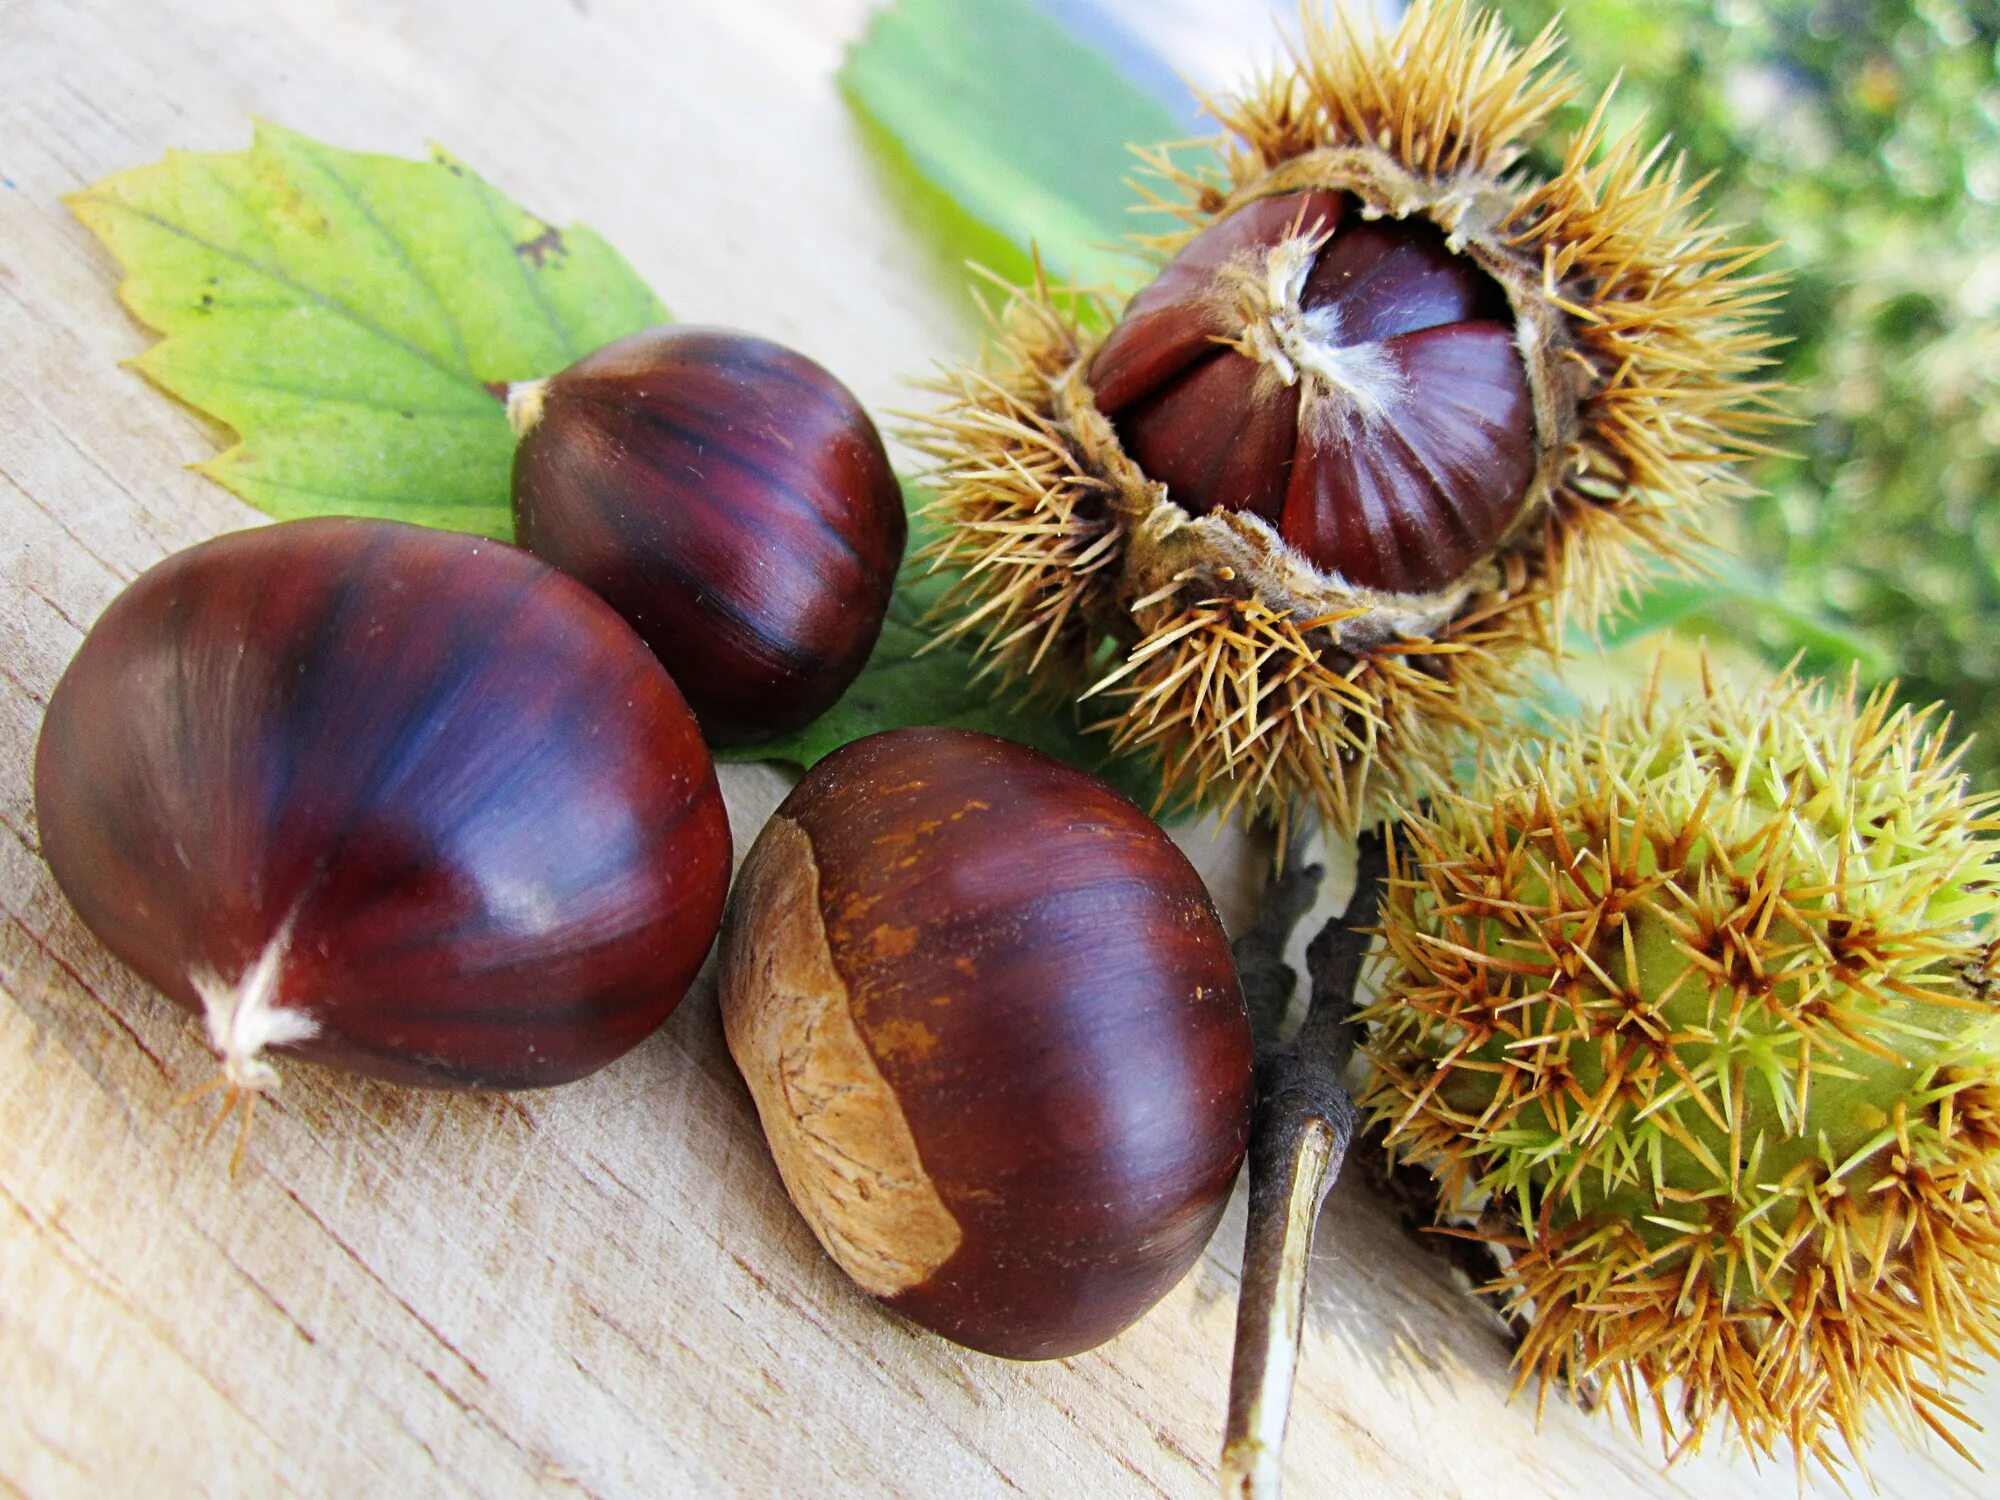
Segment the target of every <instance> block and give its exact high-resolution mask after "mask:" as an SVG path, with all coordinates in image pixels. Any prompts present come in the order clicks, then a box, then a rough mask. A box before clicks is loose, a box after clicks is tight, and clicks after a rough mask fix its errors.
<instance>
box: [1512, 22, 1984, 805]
mask: <svg viewBox="0 0 2000 1500" xmlns="http://www.w3.org/2000/svg"><path fill="white" fill-rule="evenodd" d="M1498 8H1499V9H1500V10H1501V11H1502V12H1503V13H1504V14H1505V15H1506V16H1507V17H1508V19H1509V20H1510V22H1511V23H1512V24H1513V25H1514V26H1515V27H1516V28H1517V29H1518V30H1519V31H1520V32H1521V33H1522V34H1523V35H1524V36H1525V35H1528V34H1532V33H1533V32H1535V31H1538V30H1539V29H1540V28H1541V27H1542V26H1543V25H1544V24H1546V22H1547V21H1548V20H1549V19H1550V17H1551V16H1552V15H1554V14H1556V13H1557V12H1558V11H1560V12H1561V13H1562V15H1563V29H1564V32H1565V33H1566V35H1567V37H1568V39H1569V45H1568V56H1569V59H1570V62H1571V65H1572V66H1573V67H1574V68H1575V69H1576V70H1577V71H1578V72H1579V73H1580V74H1581V75H1582V76H1583V78H1584V81H1585V83H1586V84H1587V85H1588V88H1587V89H1586V93H1587V94H1588V95H1589V96H1590V97H1589V99H1587V100H1585V101H1584V104H1583V105H1579V106H1578V107H1577V110H1576V113H1577V115H1578V116H1579V117H1580V116H1581V113H1582V111H1583V108H1584V107H1585V106H1586V105H1587V104H1588V102H1591V101H1592V100H1594V97H1595V91H1596V90H1597V89H1598V88H1601V87H1602V86H1603V85H1604V84H1606V83H1609V82H1610V81H1611V80H1612V78H1613V77H1614V76H1615V75H1617V74H1618V73H1619V71H1620V70H1621V69H1622V70H1623V75H1624V76H1623V81H1622V82H1621V83H1620V84H1619V90H1618V104H1617V109H1616V111H1615V114H1616V115H1618V116H1620V117H1622V121H1623V122H1630V121H1632V120H1634V119H1637V118H1638V116H1639V115H1640V114H1641V113H1643V114H1644V115H1645V117H1646V128H1647V129H1648V130H1649V131H1650V132H1653V133H1663V132H1664V133H1670V134H1671V135H1672V137H1673V139H1674V142H1675V144H1676V146H1677V147H1678V148H1679V149H1681V150H1684V151H1686V153H1687V154H1688V157H1689V160H1690V163H1691V165H1692V166H1693V167H1694V168H1695V169H1696V172H1697V175H1698V174H1700V173H1707V172H1713V173H1714V174H1715V182H1714V186H1713V188H1712V189H1711V191H1710V194H1709V201H1710V202H1711V203H1712V204H1713V205H1714V207H1715V217H1716V219H1717V220H1718V221H1720V222H1724V223H1735V224H1739V225H1741V226H1742V228H1741V230H1740V231H1739V235H1738V237H1739V238H1740V240H1742V241H1743V242H1745V243H1761V242H1766V241H1769V242H1773V243H1775V245H1776V248H1775V249H1774V250H1773V251H1772V254H1771V257H1770V264H1773V265H1776V266H1779V267H1782V268H1783V269H1784V270H1785V271H1787V272H1788V273H1789V275H1790V277H1791V285H1790V288H1789V291H1788V293H1787V295H1786V297H1785V300H1784V302H1783V304H1782V306H1781V307H1780V309H1779V311H1778V314H1777V318H1776V322H1777V324H1778V328H1779V331H1780V332H1781V333H1782V334H1783V335H1784V336H1785V338H1786V339H1788V340H1789V342H1788V343H1787V345H1786V346H1785V347H1784V349H1782V350H1781V351H1780V352H1779V355H1778V358H1779V362H1780V373H1781V374H1782V375H1783V376H1784V377H1785V378H1786V379H1788V380H1790V381H1791V382H1792V383H1793V384H1794V385H1795V386H1796V388H1797V394H1796V398H1795V401H1794V403H1793V405H1794V410H1795V411H1796V413H1797V414H1798V415H1799V416H1800V417H1801V418H1802V419H1803V420H1804V422H1805V425H1804V426H1803V427H1801V428H1799V429H1798V430H1797V431H1795V432H1793V433H1791V434H1789V435H1788V436H1787V437H1786V438H1785V439H1784V440H1783V441H1785V443H1786V445H1787V446H1789V447H1790V448H1791V449H1792V450H1794V452H1795V454H1796V457H1793V458H1788V459H1781V460H1771V461H1769V462H1767V463H1765V464H1764V465H1762V466H1761V467H1760V469H1759V471H1758V472H1757V473H1756V475H1755V478H1756V479H1757V481H1758V482H1759V483H1760V484H1761V485H1762V486H1764V488H1765V489H1766V490H1767V491H1768V494H1767V495H1766V496H1765V497H1764V498H1762V499H1760V500H1758V501H1755V502H1753V503H1752V504H1750V505H1749V506H1748V507H1746V508H1745V509H1744V511H1743V513H1742V515H1741V517H1740V521H1739V535H1738V537H1737V538H1736V540H1737V542H1738V543H1739V544H1740V546H1741V547H1742V549H1743V551H1744V553H1745V559H1746V560H1745V567H1746V569H1747V571H1748V576H1738V577H1735V578H1733V579H1731V580H1729V581H1728V582H1727V583H1725V584H1723V585H1721V586H1719V587H1716V588H1712V589H1707V590H1688V589H1684V588H1669V589H1666V590H1663V591H1662V592H1661V593H1660V594H1659V595H1657V596H1655V598H1654V599H1653V600H1651V601H1649V603H1648V604H1647V605H1646V606H1644V607H1643V608H1642V610H1641V613H1640V615H1639V616H1638V621H1637V623H1638V625H1639V626H1640V627H1641V628H1643V627H1644V625H1646V624H1647V623H1649V622H1650V623H1656V624H1667V623H1673V624H1674V625H1675V626H1676V628H1679V629H1682V630H1684V631H1693V632H1702V633H1706V634H1708V635H1710V636H1714V637H1723V636H1726V637H1729V638H1732V639H1746V638H1747V639H1754V640H1755V641H1756V643H1757V645H1758V647H1759V648H1760V649H1761V650H1762V651H1763V652H1764V654H1766V655H1767V656H1769V657H1771V658H1773V659H1776V660H1780V661H1782V660H1785V659H1788V658H1790V657H1791V656H1792V655H1793V654H1794V653H1795V652H1798V651H1801V650H1803V651H1804V652H1805V653H1806V658H1807V663H1808V665H1809V666H1810V667H1811V668H1812V669H1814V670H1816V671H1836V672H1840V673H1842V674H1843V675H1844V673H1845V671H1846V668H1847V665H1848V663H1849V662H1850V661H1858V662H1860V663H1861V666H1862V671H1863V673H1864V675H1868V674H1874V673H1881V672H1893V673H1895V674H1897V675H1900V677H1901V678H1902V681H1903V686H1904V692H1905V695H1906V696H1907V697H1908V698H1910V699H1911V700H1912V701H1916V702H1929V701H1931V700H1933V699H1937V698H1942V699H1944V700H1946V701H1947V702H1948V703H1949V704H1950V705H1951V707H1952V709H1953V710H1954V712H1955V713H1956V714H1957V716H1958V723H1959V726H1960V728H1961V729H1963V730H1970V731H1976V732H1977V733H1978V735H1979V742H1978V744H1977V745H1976V746H1975V747H1974V751H1973V765H1974V768H1975V771H1976V774H1977V775H1978V776H1979V778H1980V781H1981V782H1982V784H1983V785H1985V786H1988V787H1992V786H1996V785H2000V3H1996V0H1758V3H1750V0H1643V3H1635V0H1567V3H1563V4H1560V5H1557V4H1555V3H1551V0H1498Z"/></svg>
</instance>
